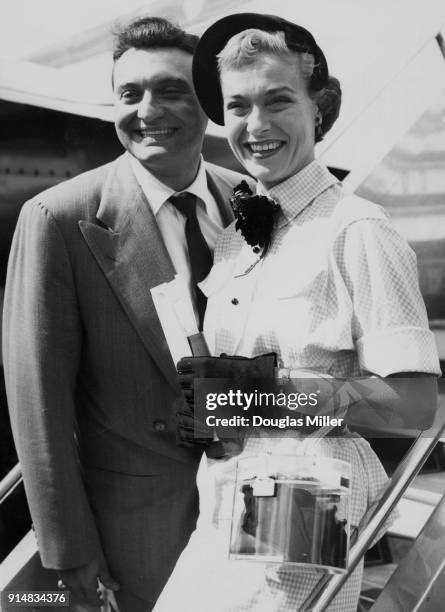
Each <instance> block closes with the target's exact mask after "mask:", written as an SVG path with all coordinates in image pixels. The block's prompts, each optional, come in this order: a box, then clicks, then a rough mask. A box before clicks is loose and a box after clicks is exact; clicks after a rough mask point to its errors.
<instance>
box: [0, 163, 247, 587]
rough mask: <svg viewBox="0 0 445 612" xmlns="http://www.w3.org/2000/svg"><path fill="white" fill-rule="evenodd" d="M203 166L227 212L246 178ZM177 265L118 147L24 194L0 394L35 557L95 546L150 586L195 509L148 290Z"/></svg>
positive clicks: (120, 572)
mask: <svg viewBox="0 0 445 612" xmlns="http://www.w3.org/2000/svg"><path fill="white" fill-rule="evenodd" d="M207 176H208V184H209V188H210V190H211V192H212V193H213V196H214V197H215V199H216V201H217V202H218V204H219V207H220V211H221V214H222V217H223V219H224V221H225V223H226V224H227V223H228V222H229V221H230V220H231V211H230V209H229V205H228V201H229V196H230V194H231V193H232V188H233V186H234V185H235V184H236V183H237V182H239V180H240V179H241V178H242V177H241V176H240V175H238V174H236V173H234V172H231V171H228V170H224V169H222V168H218V167H216V166H213V165H210V164H208V165H207ZM174 273H175V271H174V268H173V265H172V263H171V261H170V258H169V255H168V253H167V250H166V248H165V246H164V243H163V241H162V238H161V235H160V232H159V229H158V226H157V223H156V220H155V218H154V216H153V214H152V212H151V209H150V207H149V205H148V203H147V201H146V199H145V196H144V195H143V193H142V191H141V189H140V187H139V185H138V183H137V181H136V179H135V177H134V175H133V173H132V171H131V168H130V164H129V161H128V158H127V156H125V155H124V156H122V157H120V158H118V159H117V160H116V161H114V162H112V163H110V164H107V165H105V166H102V167H100V168H98V169H95V170H92V171H90V172H87V173H85V174H83V175H80V176H78V177H76V178H74V179H73V180H70V181H67V182H65V183H63V184H61V185H58V186H57V187H55V188H52V189H50V190H48V191H46V192H44V193H42V194H40V195H39V196H37V197H36V198H34V199H33V200H31V201H29V202H27V203H26V204H25V205H24V207H23V209H22V212H21V215H20V219H19V222H18V226H17V229H16V233H15V237H14V242H13V246H12V250H11V255H10V262H9V270H8V279H7V287H6V297H5V306H4V357H5V374H6V382H7V391H8V402H9V406H10V412H11V419H12V425H13V430H14V434H15V440H16V444H17V447H18V453H19V457H20V461H21V464H22V469H23V474H24V480H25V486H26V491H27V495H28V499H29V504H30V508H31V513H32V517H33V521H34V526H35V531H36V535H37V540H38V545H39V549H40V553H41V557H42V561H43V564H44V565H45V566H47V567H51V568H55V569H64V568H70V567H77V566H80V565H83V564H85V563H87V562H88V561H89V560H91V559H92V558H94V557H95V556H96V555H97V554H98V552H99V550H100V548H101V547H102V548H103V549H104V550H105V554H106V557H107V560H108V561H109V563H110V565H111V570H112V572H113V571H114V573H115V574H116V578H117V579H118V580H119V579H121V580H122V581H127V582H128V580H130V581H133V584H132V588H134V590H135V591H137V592H138V593H139V594H140V595H141V596H143V597H147V598H150V597H154V596H155V595H153V592H154V593H155V594H156V592H157V591H158V590H159V589H160V588H161V587H162V583H163V582H164V581H165V579H166V578H167V577H168V573H169V571H170V570H171V567H172V564H173V563H174V561H175V560H176V558H177V556H178V554H179V552H180V550H181V549H182V547H183V546H184V545H185V543H186V542H187V539H188V536H189V534H190V531H191V530H192V529H193V526H194V522H195V520H196V514H197V499H196V487H195V473H196V468H197V462H198V460H199V457H198V455H197V454H196V452H195V453H194V452H192V451H190V450H188V449H184V448H181V447H178V446H177V445H176V443H175V418H174V402H175V399H176V398H178V397H179V396H180V389H179V387H178V385H177V382H176V371H175V367H174V364H173V362H172V359H171V357H170V354H169V352H168V348H167V345H166V342H165V339H164V336H163V333H162V330H161V327H160V323H159V320H158V318H157V315H156V312H155V309H154V305H153V302H152V300H151V294H150V288H151V287H154V286H156V285H159V284H160V283H163V282H167V281H169V280H171V279H172V278H173V276H174ZM74 428H76V430H77V433H76V436H74V435H73V430H74ZM79 465H81V466H82V469H79ZM147 568H148V569H147ZM129 574H133V576H132V577H130V578H129V577H128V575H129Z"/></svg>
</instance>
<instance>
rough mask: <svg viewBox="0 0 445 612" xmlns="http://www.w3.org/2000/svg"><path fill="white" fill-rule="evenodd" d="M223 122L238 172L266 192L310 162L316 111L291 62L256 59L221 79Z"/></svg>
mask: <svg viewBox="0 0 445 612" xmlns="http://www.w3.org/2000/svg"><path fill="white" fill-rule="evenodd" d="M221 88H222V92H223V99H224V122H225V126H226V129H227V132H228V138H229V143H230V146H231V148H232V150H233V152H234V154H235V155H236V157H237V158H238V160H239V161H240V162H241V163H242V165H243V166H244V168H245V169H246V170H247V171H248V172H249V173H250V174H251V175H252V176H254V177H255V178H256V179H258V180H260V181H261V182H262V183H263V184H264V185H265V186H266V187H272V186H273V185H276V184H277V183H281V182H282V181H284V180H285V179H287V178H289V177H290V176H292V175H293V174H296V173H297V172H299V171H300V170H301V169H302V168H304V167H305V166H306V165H307V164H308V163H309V162H311V161H312V160H313V159H314V131H315V115H316V112H317V106H316V104H315V102H314V101H313V100H312V99H311V98H310V97H309V95H308V93H307V89H306V84H305V82H304V79H303V77H302V75H301V74H300V69H299V66H298V64H297V60H296V59H295V61H292V60H289V61H287V60H284V59H282V58H280V57H278V56H274V55H262V56H260V57H259V58H258V61H257V62H255V63H254V64H250V65H247V66H244V67H242V68H240V69H224V70H223V72H222V74H221Z"/></svg>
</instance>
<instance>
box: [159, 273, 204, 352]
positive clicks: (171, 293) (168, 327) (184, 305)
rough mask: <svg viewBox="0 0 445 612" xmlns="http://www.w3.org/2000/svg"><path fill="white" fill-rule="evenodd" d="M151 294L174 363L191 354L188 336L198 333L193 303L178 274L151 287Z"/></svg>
mask: <svg viewBox="0 0 445 612" xmlns="http://www.w3.org/2000/svg"><path fill="white" fill-rule="evenodd" d="M151 295H152V298H153V302H154V305H155V308H156V312H157V315H158V317H159V321H160V323H161V326H162V331H163V332H164V335H165V338H166V340H167V344H168V348H169V349H170V353H171V356H172V358H173V361H174V363H175V364H176V363H178V361H179V360H180V359H181V358H182V357H190V356H191V355H192V352H191V349H190V345H189V343H188V340H187V338H188V336H191V335H193V334H196V333H198V326H197V324H196V318H195V313H194V311H193V305H192V302H191V300H190V297H189V291H188V290H187V287H186V285H185V281H184V279H183V278H182V277H180V276H179V275H176V276H175V278H174V279H173V280H172V281H170V282H169V283H162V285H158V286H157V287H153V288H152V289H151Z"/></svg>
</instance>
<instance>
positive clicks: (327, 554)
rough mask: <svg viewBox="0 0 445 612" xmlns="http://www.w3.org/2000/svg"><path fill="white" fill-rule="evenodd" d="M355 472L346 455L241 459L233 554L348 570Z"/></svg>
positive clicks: (295, 565)
mask: <svg viewBox="0 0 445 612" xmlns="http://www.w3.org/2000/svg"><path fill="white" fill-rule="evenodd" d="M350 472H351V470H350V465H349V463H347V462H345V461H341V460H339V459H331V458H326V457H316V456H310V455H309V456H308V455H272V454H270V455H269V454H265V455H260V456H255V457H245V458H242V459H239V460H238V462H237V469H236V484H235V493H234V500H233V512H232V526H231V537H230V558H231V559H237V560H251V561H263V562H268V563H274V562H275V563H280V564H286V565H288V566H289V567H290V568H295V569H297V568H301V567H302V566H304V567H312V568H313V567H317V568H319V569H322V570H325V571H326V572H329V573H338V572H345V571H346V569H347V565H348V550H349V532H350V525H349V497H350V490H349V485H350Z"/></svg>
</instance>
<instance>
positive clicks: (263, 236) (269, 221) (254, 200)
mask: <svg viewBox="0 0 445 612" xmlns="http://www.w3.org/2000/svg"><path fill="white" fill-rule="evenodd" d="M230 204H231V205H232V210H233V212H234V214H235V217H236V223H235V228H236V229H237V230H239V231H240V232H241V234H242V236H243V238H244V240H245V241H246V242H247V244H249V245H250V246H251V247H252V248H253V250H254V252H255V253H259V252H260V250H261V249H263V253H262V255H263V256H264V255H265V253H266V251H267V249H268V248H269V244H270V240H271V236H272V230H273V227H274V220H275V216H276V213H277V212H278V210H279V208H280V206H279V204H277V202H275V200H273V199H272V198H269V197H268V196H265V195H253V192H252V190H251V189H250V187H249V185H248V184H247V183H246V181H241V183H240V184H239V185H237V186H236V187H235V188H234V190H233V196H232V197H231V198H230Z"/></svg>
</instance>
